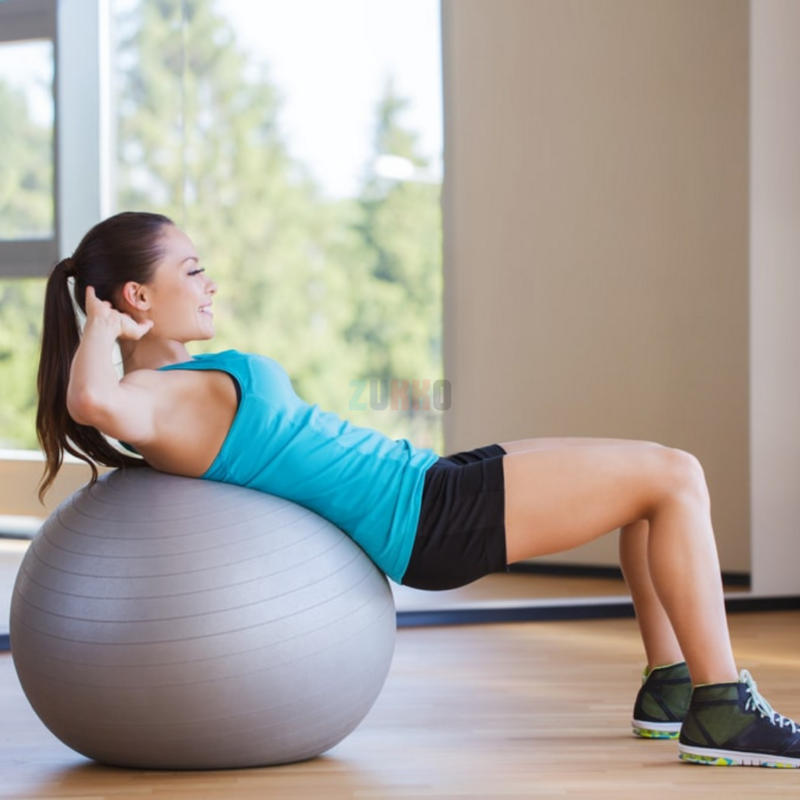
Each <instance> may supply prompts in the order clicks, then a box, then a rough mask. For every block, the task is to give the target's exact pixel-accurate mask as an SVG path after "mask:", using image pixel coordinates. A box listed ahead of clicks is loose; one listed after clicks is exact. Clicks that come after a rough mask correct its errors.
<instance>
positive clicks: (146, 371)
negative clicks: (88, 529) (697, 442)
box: [37, 212, 800, 767]
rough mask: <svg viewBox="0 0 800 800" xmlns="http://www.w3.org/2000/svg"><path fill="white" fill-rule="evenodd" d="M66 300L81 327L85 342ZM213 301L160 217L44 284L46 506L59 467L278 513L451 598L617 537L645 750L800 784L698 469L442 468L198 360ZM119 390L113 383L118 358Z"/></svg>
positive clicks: (662, 455) (261, 380)
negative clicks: (245, 502)
mask: <svg viewBox="0 0 800 800" xmlns="http://www.w3.org/2000/svg"><path fill="white" fill-rule="evenodd" d="M71 286H74V296H75V300H76V301H77V303H78V305H79V306H80V307H81V309H83V310H84V311H85V314H86V325H85V328H84V330H83V334H82V335H81V334H80V332H79V327H78V322H77V319H76V316H75V312H74V307H73V300H72V294H71V288H70V287H71ZM216 291H217V286H216V284H215V283H214V282H213V280H211V279H210V278H209V277H208V276H207V275H206V274H205V272H204V271H203V268H202V267H201V266H200V261H199V258H198V255H197V252H196V250H195V248H194V246H193V244H192V242H191V241H190V239H189V238H188V237H187V236H186V235H185V234H184V233H183V232H182V231H180V230H179V229H178V228H177V227H175V226H174V225H173V224H172V222H171V221H170V220H168V219H167V218H165V217H162V216H160V215H155V214H146V213H135V212H126V213H123V214H118V215H116V216H114V217H111V218H110V219H107V220H105V221H104V222H101V223H100V224H98V225H97V226H95V227H94V228H93V229H92V230H91V231H89V233H88V234H87V235H86V236H85V237H84V239H83V241H82V242H81V243H80V245H79V246H78V248H77V249H76V251H75V253H74V254H73V256H72V257H71V258H67V259H64V260H63V261H61V262H60V263H59V264H57V265H56V267H55V269H54V270H53V272H52V274H51V276H50V278H49V280H48V284H47V293H46V299H45V314H44V331H43V339H42V356H41V363H40V367H39V410H38V417H37V428H38V433H39V438H40V441H41V444H42V447H43V449H44V452H45V455H46V459H47V464H46V471H45V476H44V479H43V483H42V489H41V491H42V493H44V492H45V491H46V490H47V489H48V487H49V486H50V484H51V483H52V481H53V479H54V477H55V475H56V473H57V471H58V469H59V467H60V464H61V459H62V456H63V453H64V451H65V450H66V451H69V452H71V453H73V454H75V455H77V456H79V457H82V458H85V459H87V460H89V462H90V464H91V465H92V469H93V474H94V475H96V470H94V466H93V463H92V462H98V463H101V464H105V465H108V466H112V467H124V466H134V465H139V464H141V463H142V461H141V460H140V459H135V458H133V457H132V456H129V455H126V454H123V453H122V452H121V451H120V450H119V449H117V448H116V447H114V446H112V445H111V444H109V442H108V440H107V439H106V437H109V438H111V439H116V440H118V441H120V442H125V443H127V447H128V448H129V449H132V450H135V451H136V452H138V453H139V454H141V456H142V457H143V458H144V461H145V462H146V463H147V464H149V465H151V466H152V467H154V468H155V469H159V470H163V471H164V472H169V473H174V474H178V475H185V476H191V477H196V478H205V479H211V480H221V481H228V482H231V483H237V484H241V485H246V486H251V487H254V488H257V489H260V490H262V491H266V492H270V493H273V494H277V495H281V496H283V497H286V498H287V499H290V500H293V501H295V502H298V503H301V504H303V505H306V506H308V507H310V508H312V509H313V510H314V511H317V512H318V513H320V514H321V515H323V516H325V517H327V518H328V519H330V520H331V521H333V522H334V523H335V524H337V525H338V526H339V527H341V528H342V529H343V530H344V531H345V532H346V533H348V534H349V535H350V536H352V537H353V538H354V539H355V540H356V541H357V542H358V543H359V544H360V545H361V546H362V547H363V548H364V550H365V551H366V552H367V553H368V555H369V556H370V557H371V558H372V559H373V561H375V563H376V564H377V565H378V566H379V567H380V568H381V569H383V570H384V571H385V572H386V573H387V574H388V575H389V576H390V577H391V578H393V579H394V580H396V581H398V582H402V583H404V584H406V585H410V586H414V587H417V588H426V589H444V588H452V587H455V586H459V585H463V584H465V583H468V582H470V581H473V580H476V579H477V578H479V577H481V576H482V575H485V574H487V573H489V572H494V571H502V570H504V569H505V568H506V566H507V564H510V563H513V562H515V561H519V560H522V559H528V558H532V557H535V556H541V555H545V554H548V553H555V552H559V551H563V550H567V549H570V548H572V547H576V546H578V545H581V544H584V543H586V542H588V541H590V540H592V539H595V538H597V537H599V536H601V535H603V534H604V533H606V532H607V531H610V530H614V529H616V528H621V537H620V558H621V564H622V569H623V572H624V575H625V578H626V581H627V583H628V586H629V588H630V592H631V595H632V598H633V602H634V606H635V609H636V615H637V619H638V623H639V627H640V629H641V633H642V638H643V642H644V648H645V653H646V656H647V663H648V668H647V670H646V671H645V679H644V681H643V684H642V687H641V688H640V690H639V693H638V695H637V698H636V701H635V705H634V720H633V726H634V732H635V733H636V734H638V735H639V736H642V737H648V738H676V737H678V735H679V734H680V744H679V749H680V755H681V758H682V759H683V760H685V761H689V762H694V763H701V764H746V765H764V766H791V767H800V729H799V728H798V726H797V725H796V724H795V723H794V722H792V721H791V720H789V719H787V718H785V717H782V716H781V715H779V714H777V713H775V712H774V711H773V710H772V709H771V708H770V706H769V705H768V704H767V703H766V701H764V700H763V698H761V696H760V695H759V694H758V692H757V689H756V686H755V683H754V682H753V681H752V679H751V678H750V676H749V674H748V673H747V672H746V671H742V672H741V674H739V673H738V671H737V668H736V665H735V662H734V658H733V654H732V651H731V644H730V639H729V635H728V630H727V624H726V619H725V611H724V604H723V594H722V585H721V580H720V570H719V563H718V559H717V552H716V546H715V543H714V536H713V532H712V528H711V520H710V512H709V498H708V492H707V488H706V483H705V479H704V476H703V472H702V469H701V467H700V465H699V464H698V462H697V461H696V460H695V459H694V458H693V457H692V456H689V455H687V454H686V453H683V452H680V451H677V450H673V449H669V448H666V447H661V446H659V445H655V444H650V443H645V442H625V441H609V440H581V439H575V440H569V439H568V440H562V439H545V440H528V441H515V442H507V443H504V444H502V445H492V446H490V447H486V448H481V449H480V450H476V451H473V452H471V453H463V454H459V455H456V456H452V457H450V458H445V459H439V458H437V456H436V455H435V454H433V453H432V452H430V451H428V450H420V449H417V448H414V447H413V446H412V445H410V444H409V443H408V442H405V441H401V442H394V441H391V440H389V439H388V438H386V437H384V436H382V435H381V434H378V433H376V432H374V431H369V430H366V429H362V428H357V427H354V426H352V425H350V424H349V423H345V422H342V421H341V420H339V419H338V418H337V417H335V416H333V415H331V414H325V413H323V412H321V411H320V410H319V408H318V407H316V406H309V405H307V404H306V403H304V402H303V401H302V400H300V399H299V398H298V397H297V396H296V395H295V394H294V392H293V390H292V388H291V384H290V382H289V380H288V378H287V377H286V374H285V372H283V370H282V369H281V368H280V366H279V365H278V364H277V363H276V362H274V361H272V360H271V359H268V358H263V357H258V356H248V355H245V354H241V353H236V352H234V351H228V352H226V353H221V354H216V355H208V356H198V357H195V358H192V357H191V356H190V355H189V353H188V351H187V349H186V344H187V343H188V342H190V341H195V340H207V339H210V338H212V337H213V335H214V324H213V315H212V302H213V298H214V295H215V293H216ZM117 344H118V345H119V347H120V351H121V354H122V365H123V376H122V377H121V378H120V376H119V374H118V372H117V370H116V368H115V367H114V365H113V360H112V354H113V350H114V348H115V346H116V345H117Z"/></svg>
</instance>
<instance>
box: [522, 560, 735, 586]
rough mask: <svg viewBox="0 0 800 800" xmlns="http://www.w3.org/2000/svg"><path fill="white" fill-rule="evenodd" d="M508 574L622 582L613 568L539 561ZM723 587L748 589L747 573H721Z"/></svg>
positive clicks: (529, 562) (524, 564) (619, 573)
mask: <svg viewBox="0 0 800 800" xmlns="http://www.w3.org/2000/svg"><path fill="white" fill-rule="evenodd" d="M508 571H509V572H512V573H517V574H522V575H560V576H563V577H565V578H605V579H610V580H622V570H621V569H620V568H619V567H614V566H597V565H594V564H560V563H553V562H540V561H521V562H518V563H516V564H512V565H511V566H510V567H509V570H508ZM722 582H723V583H724V584H725V586H738V587H742V588H749V587H750V573H749V572H729V571H724V572H723V573H722Z"/></svg>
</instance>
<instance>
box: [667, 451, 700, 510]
mask: <svg viewBox="0 0 800 800" xmlns="http://www.w3.org/2000/svg"><path fill="white" fill-rule="evenodd" d="M660 460H661V465H662V469H661V473H662V478H663V488H664V490H665V491H666V493H667V495H668V496H669V497H671V498H672V499H680V500H682V501H684V502H693V503H699V504H702V505H705V506H708V505H709V504H710V499H709V493H708V484H707V483H706V476H705V472H704V471H703V466H702V464H701V463H700V461H699V460H698V459H697V457H696V456H694V455H692V454H691V453H687V452H686V451H685V450H678V449H675V448H671V447H664V448H661V452H660Z"/></svg>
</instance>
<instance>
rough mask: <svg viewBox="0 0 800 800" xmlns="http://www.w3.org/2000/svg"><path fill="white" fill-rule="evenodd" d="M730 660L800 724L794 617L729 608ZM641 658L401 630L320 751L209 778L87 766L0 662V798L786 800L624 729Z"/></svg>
mask: <svg viewBox="0 0 800 800" xmlns="http://www.w3.org/2000/svg"><path fill="white" fill-rule="evenodd" d="M731 629H732V633H733V638H734V643H735V646H736V650H737V654H738V657H739V660H740V663H741V666H744V667H747V668H748V669H750V670H751V672H753V674H754V676H755V678H756V679H757V680H758V681H759V687H760V688H761V690H762V691H763V692H764V694H765V695H766V696H767V698H768V699H769V700H770V701H771V702H772V704H773V705H774V706H775V707H776V708H777V709H778V710H779V711H781V712H782V713H784V714H787V715H789V716H793V717H795V718H800V692H798V677H800V636H798V631H799V630H800V612H795V611H792V612H771V613H759V614H736V615H733V616H732V617H731ZM641 666H642V657H641V649H640V645H639V641H638V637H637V633H636V630H635V626H634V623H633V622H632V621H630V620H625V619H617V620H600V621H582V622H538V623H517V624H510V625H484V626H473V627H466V626H463V627H451V628H417V629H413V628H412V629H403V630H400V631H399V632H398V637H397V648H396V653H395V659H394V663H393V667H392V670H391V673H390V675H389V679H388V681H387V683H386V686H385V689H384V691H383V694H382V695H381V697H380V698H379V699H378V702H377V703H376V705H375V706H374V708H373V710H372V712H371V713H370V714H369V715H368V716H367V718H366V720H365V721H364V722H363V723H362V725H361V726H360V727H359V728H358V729H357V730H356V731H355V732H354V733H353V734H352V735H351V736H350V737H349V738H347V739H346V740H345V741H344V742H342V743H341V744H340V745H339V746H337V747H336V748H334V749H333V750H332V751H331V752H329V753H328V754H327V755H326V756H324V757H321V758H318V759H316V760H314V761H310V762H306V763H304V764H296V765H290V766H286V767H278V768H269V769H260V770H259V769H254V770H242V771H231V772H209V773H170V772H165V773H157V772H146V771H126V770H119V769H113V768H108V767H103V766H98V765H95V764H92V763H89V762H87V761H85V760H84V759H83V758H81V757H80V756H78V755H76V754H74V753H73V752H71V751H70V750H68V749H67V748H66V747H64V746H63V745H61V744H60V743H59V742H58V741H57V740H55V739H54V738H53V737H52V736H51V735H50V733H49V732H48V731H47V730H46V729H45V728H44V727H43V726H42V725H41V724H40V723H39V721H38V720H37V718H36V717H35V716H34V714H33V712H32V711H31V709H30V707H29V706H28V704H27V702H26V700H25V698H24V696H23V695H22V692H21V690H20V688H19V684H18V682H17V679H16V675H15V673H14V669H13V664H12V661H11V656H10V655H9V654H3V655H0V715H1V716H0V720H2V730H0V797H4V798H14V800H24V798H72V799H73V800H104V798H115V799H116V800H121V799H123V798H130V799H131V800H133V798H137V800H138V799H139V798H142V799H143V798H164V799H167V798H169V799H170V800H172V799H173V798H185V800H230V798H237V800H238V799H239V798H241V799H242V800H247V799H248V798H279V799H280V798H287V799H288V798H292V799H293V800H312V799H313V800H339V799H340V798H380V799H381V800H383V799H389V798H408V800H411V798H426V797H427V798H439V799H440V800H441V799H442V798H449V799H452V800H455V798H465V799H466V798H479V799H480V800H486V799H487V798H521V797H526V798H564V797H575V798H599V799H603V798H607V800H626V799H627V798H631V800H633V798H636V800H641V799H642V798H647V800H661V799H662V798H664V800H666V799H667V798H669V800H675V799H676V798H680V799H681V800H687V799H688V798H704V800H705V798H718V797H724V798H726V800H735V799H738V798H741V799H742V800H761V799H762V798H777V797H785V798H797V797H798V796H800V770H785V771H777V770H775V771H773V770H765V769H752V768H728V769H725V768H710V767H697V766H689V765H685V764H681V763H679V762H678V761H677V758H676V753H677V746H676V744H675V743H674V742H647V741H640V740H637V739H634V738H633V737H632V736H631V735H630V733H629V717H630V711H631V705H632V701H633V696H634V693H635V690H636V688H637V682H638V680H639V676H640V670H641Z"/></svg>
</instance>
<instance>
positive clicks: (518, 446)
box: [500, 436, 651, 453]
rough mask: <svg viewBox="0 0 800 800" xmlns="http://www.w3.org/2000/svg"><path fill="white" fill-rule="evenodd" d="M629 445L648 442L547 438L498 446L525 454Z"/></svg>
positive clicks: (567, 437) (510, 451) (507, 451)
mask: <svg viewBox="0 0 800 800" xmlns="http://www.w3.org/2000/svg"><path fill="white" fill-rule="evenodd" d="M631 444H641V445H647V444H651V443H649V442H632V441H631V440H630V439H599V438H592V437H582V436H547V437H541V438H537V439H515V440H514V441H512V442H504V443H503V444H502V445H500V446H501V447H502V448H503V450H505V451H506V453H526V452H530V451H531V450H554V449H555V450H561V449H565V448H579V447H599V446H601V445H602V446H603V447H623V448H630V446H631Z"/></svg>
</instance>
